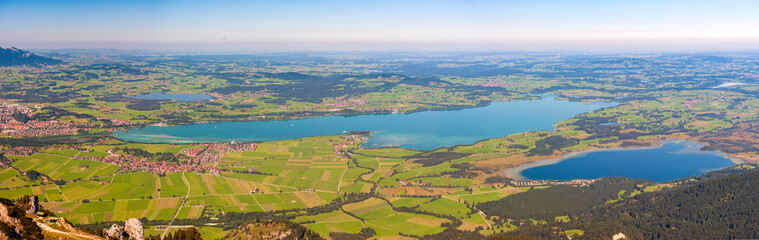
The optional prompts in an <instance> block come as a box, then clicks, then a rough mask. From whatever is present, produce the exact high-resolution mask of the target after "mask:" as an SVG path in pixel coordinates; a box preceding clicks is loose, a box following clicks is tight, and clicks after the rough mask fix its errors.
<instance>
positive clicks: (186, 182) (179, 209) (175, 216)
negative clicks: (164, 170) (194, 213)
mask: <svg viewBox="0 0 759 240" xmlns="http://www.w3.org/2000/svg"><path fill="white" fill-rule="evenodd" d="M182 180H183V181H184V184H186V185H187V195H184V199H182V203H181V204H180V205H179V208H177V212H175V213H174V217H173V218H171V221H169V225H168V226H166V230H165V231H163V234H161V239H163V238H164V237H165V236H166V234H167V233H169V229H171V224H172V223H174V220H175V219H177V215H179V211H181V210H182V207H184V204H185V203H186V202H187V197H189V196H190V187H191V186H190V182H189V181H187V178H185V176H184V172H182Z"/></svg>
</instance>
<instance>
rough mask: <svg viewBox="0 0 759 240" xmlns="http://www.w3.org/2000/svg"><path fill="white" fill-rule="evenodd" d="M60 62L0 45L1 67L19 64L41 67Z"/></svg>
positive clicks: (59, 61) (59, 62)
mask: <svg viewBox="0 0 759 240" xmlns="http://www.w3.org/2000/svg"><path fill="white" fill-rule="evenodd" d="M61 63H63V61H61V60H58V59H54V58H48V57H43V56H40V55H37V54H34V53H31V52H29V51H25V50H21V49H18V48H16V47H9V48H3V47H2V46H0V66H3V67H8V66H20V65H25V66H33V67H41V66H47V65H55V64H61Z"/></svg>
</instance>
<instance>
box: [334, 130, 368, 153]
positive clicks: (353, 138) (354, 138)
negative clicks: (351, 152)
mask: <svg viewBox="0 0 759 240" xmlns="http://www.w3.org/2000/svg"><path fill="white" fill-rule="evenodd" d="M343 138H344V139H345V140H346V141H345V142H342V143H340V144H336V145H334V146H332V149H333V150H334V151H335V154H337V156H338V157H340V158H347V157H348V156H347V155H348V152H347V151H344V150H343V149H345V148H350V146H351V145H353V144H356V143H357V142H360V141H365V140H366V137H365V136H361V135H348V136H345V137H343Z"/></svg>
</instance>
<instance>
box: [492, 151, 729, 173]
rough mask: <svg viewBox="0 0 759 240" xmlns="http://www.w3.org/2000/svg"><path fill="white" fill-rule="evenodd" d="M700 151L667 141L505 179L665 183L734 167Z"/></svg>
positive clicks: (551, 163)
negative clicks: (609, 179) (607, 179)
mask: <svg viewBox="0 0 759 240" xmlns="http://www.w3.org/2000/svg"><path fill="white" fill-rule="evenodd" d="M701 147H702V145H701V144H698V143H694V142H688V141H667V142H664V143H663V144H662V146H660V147H656V148H643V149H623V150H608V151H594V152H588V153H586V154H582V155H579V156H575V157H570V158H567V159H563V160H562V159H555V160H545V161H538V162H533V163H528V164H525V165H523V166H520V167H517V168H515V169H516V170H512V169H510V170H507V175H512V177H517V178H519V177H520V176H519V174H518V173H517V174H514V173H516V172H518V170H521V177H522V178H523V179H536V180H569V179H596V178H601V177H616V176H621V177H628V178H643V179H648V180H652V181H657V182H665V181H672V180H676V179H679V178H683V177H688V176H693V175H701V174H703V173H706V172H711V171H714V170H719V169H722V168H725V167H729V166H733V165H735V163H734V162H732V161H731V160H730V159H729V158H727V157H726V156H725V155H724V154H722V153H719V152H711V151H701V150H700V149H701ZM509 171H511V172H512V174H509ZM514 175H516V176H514Z"/></svg>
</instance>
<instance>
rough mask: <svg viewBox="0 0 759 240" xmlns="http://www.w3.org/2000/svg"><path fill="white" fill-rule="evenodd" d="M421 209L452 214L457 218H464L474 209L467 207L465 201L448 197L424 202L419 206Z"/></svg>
mask: <svg viewBox="0 0 759 240" xmlns="http://www.w3.org/2000/svg"><path fill="white" fill-rule="evenodd" d="M419 210H422V211H428V212H432V213H438V214H444V215H451V216H455V217H457V218H463V217H465V216H466V215H468V214H469V213H470V212H472V210H471V209H469V208H468V207H466V205H464V203H461V202H457V201H454V200H450V199H446V198H439V199H436V200H434V201H431V202H427V203H424V204H422V205H421V207H419Z"/></svg>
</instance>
